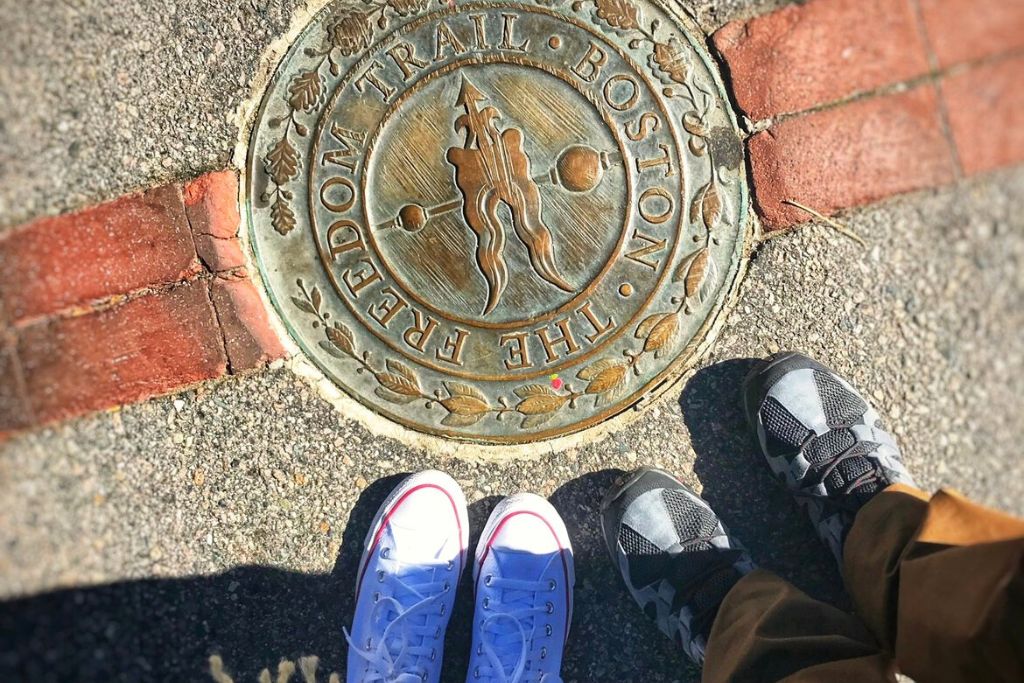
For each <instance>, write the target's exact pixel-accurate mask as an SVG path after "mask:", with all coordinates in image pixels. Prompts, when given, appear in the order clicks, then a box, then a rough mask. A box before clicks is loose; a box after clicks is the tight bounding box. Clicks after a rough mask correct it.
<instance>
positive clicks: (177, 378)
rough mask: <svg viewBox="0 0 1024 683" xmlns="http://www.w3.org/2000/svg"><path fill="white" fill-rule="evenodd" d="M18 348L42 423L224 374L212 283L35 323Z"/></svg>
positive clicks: (185, 286) (193, 284) (194, 284)
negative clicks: (82, 313)
mask: <svg viewBox="0 0 1024 683" xmlns="http://www.w3.org/2000/svg"><path fill="white" fill-rule="evenodd" d="M18 353H19V356H20V358H21V361H22V367H23V369H24V372H25V382H26V386H27V394H28V398H29V401H30V402H31V405H32V408H33V409H34V410H35V412H36V415H37V417H38V419H39V420H40V421H41V422H49V421H52V420H57V419H61V418H66V417H71V416H74V415H78V414H81V413H84V412H88V411H91V410H98V409H102V408H109V407H112V406H117V405H121V404H124V403H131V402H134V401H138V400H140V399H143V398H148V397H150V396H155V395H158V394H162V393H167V392H169V391H172V390H174V389H177V388H181V387H184V386H188V385H190V384H193V383H195V382H199V381H202V380H208V379H212V378H215V377H218V376H220V375H222V374H224V372H225V370H226V367H227V359H226V357H225V354H224V343H223V340H222V337H221V332H220V329H219V327H218V325H217V319H216V316H215V315H214V311H213V306H212V304H211V303H210V296H209V291H208V283H207V282H205V281H202V280H198V281H194V282H190V283H186V284H183V285H180V286H177V287H175V288H173V289H172V290H170V291H166V292H160V293H156V294H150V295H146V296H142V297H140V298H138V299H134V300H131V301H128V302H126V303H123V304H120V305H117V306H114V307H112V308H109V309H106V310H101V311H94V312H91V313H88V314H86V315H81V316H76V317H71V318H59V319H55V320H51V321H47V322H40V323H37V324H33V325H30V326H28V327H26V328H24V329H23V330H21V331H20V333H19V337H18Z"/></svg>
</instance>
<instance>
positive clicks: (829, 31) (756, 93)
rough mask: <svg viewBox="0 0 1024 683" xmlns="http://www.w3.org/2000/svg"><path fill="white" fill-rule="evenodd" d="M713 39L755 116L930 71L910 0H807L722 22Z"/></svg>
mask: <svg viewBox="0 0 1024 683" xmlns="http://www.w3.org/2000/svg"><path fill="white" fill-rule="evenodd" d="M714 44H715V47H716V48H717V49H718V51H719V52H720V53H721V55H722V56H723V57H724V58H725V61H726V63H727V65H728V70H729V73H730V76H731V79H732V86H733V92H734V94H735V97H736V101H737V103H738V104H739V106H740V108H741V109H743V111H744V112H745V113H746V114H747V115H748V116H750V117H751V118H753V119H755V120H761V119H765V118H769V117H772V116H777V115H779V114H787V113H793V112H799V111H804V110H807V109H811V108H813V107H816V106H818V105H822V104H827V103H829V102H834V101H837V100H840V99H844V98H846V97H849V96H851V95H854V94H856V93H859V92H864V91H870V90H874V89H876V88H879V87H882V86H886V85H890V84H893V83H898V82H901V81H905V80H908V79H910V78H913V77H915V76H920V75H922V74H925V73H927V72H928V60H927V53H926V52H925V47H924V42H923V40H922V37H921V32H920V30H919V27H918V22H917V18H916V16H915V13H914V9H913V7H912V6H911V4H910V2H909V0H811V2H808V3H807V4H806V5H791V6H789V7H785V8H783V9H781V10H779V11H777V12H772V13H771V14H767V15H764V16H760V17H755V18H753V19H750V20H747V21H735V22H732V23H729V24H726V25H725V26H724V27H722V28H721V29H720V30H719V31H718V32H717V33H716V34H715V35H714Z"/></svg>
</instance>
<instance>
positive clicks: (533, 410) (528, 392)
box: [515, 384, 569, 415]
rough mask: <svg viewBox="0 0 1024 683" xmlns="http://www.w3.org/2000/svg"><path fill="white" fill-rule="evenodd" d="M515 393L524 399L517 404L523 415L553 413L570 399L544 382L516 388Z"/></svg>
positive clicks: (517, 408)
mask: <svg viewBox="0 0 1024 683" xmlns="http://www.w3.org/2000/svg"><path fill="white" fill-rule="evenodd" d="M515 394H516V396H518V397H519V398H521V399H522V400H521V401H520V402H519V403H517V404H516V410H517V411H518V412H520V413H522V414H523V415H543V414H547V413H551V412H554V411H556V410H558V409H559V408H561V407H562V406H564V405H565V404H566V402H567V401H568V400H569V397H568V396H561V395H559V394H556V393H555V392H554V391H552V390H551V389H549V388H548V387H547V386H546V385H544V384H527V385H525V386H522V387H519V388H518V389H516V390H515Z"/></svg>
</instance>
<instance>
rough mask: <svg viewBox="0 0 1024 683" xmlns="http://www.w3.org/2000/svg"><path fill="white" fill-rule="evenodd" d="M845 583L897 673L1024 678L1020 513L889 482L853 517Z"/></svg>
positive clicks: (922, 677)
mask: <svg viewBox="0 0 1024 683" xmlns="http://www.w3.org/2000/svg"><path fill="white" fill-rule="evenodd" d="M844 557H845V566H844V575H845V577H846V584H847V588H848V590H849V591H850V594H851V595H852V596H853V599H854V602H855V603H856V605H857V609H858V611H859V612H860V614H861V616H862V617H863V619H864V621H865V623H866V624H867V625H868V627H869V628H870V629H871V631H872V632H873V633H874V634H875V636H876V638H877V639H878V641H879V642H880V643H882V645H883V647H885V648H886V649H888V650H890V651H892V652H895V656H896V662H897V665H898V667H899V669H900V671H902V672H903V673H905V674H907V675H908V676H910V677H912V678H915V679H917V680H919V681H922V682H924V681H927V682H929V683H930V682H931V681H937V682H940V683H942V682H944V681H958V682H959V681H970V682H973V681H986V682H988V681H992V682H998V681H1015V682H1020V681H1024V520H1019V519H1016V518H1013V517H1010V516H1009V515H1005V514H1002V513H1000V512H996V511H994V510H990V509H987V508H984V507H981V506H980V505H975V504H974V503H971V502H970V501H968V500H966V499H964V498H963V497H962V496H960V495H959V494H956V493H953V492H950V491H939V492H938V493H936V494H935V495H934V496H932V497H931V499H930V500H929V499H928V497H927V496H926V495H925V494H923V493H921V492H920V491H917V490H916V489H912V488H910V487H906V486H901V485H896V486H891V487H889V488H888V489H886V490H885V491H883V492H882V493H881V494H879V495H878V496H876V497H875V498H874V499H873V500H872V501H871V502H869V503H868V504H867V505H865V506H864V508H863V509H861V511H860V512H859V513H858V514H857V519H856V521H855V522H854V525H853V528H852V529H851V530H850V534H849V536H848V537H847V540H846V546H845V548H844Z"/></svg>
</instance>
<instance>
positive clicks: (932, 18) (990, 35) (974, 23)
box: [918, 0, 1024, 68]
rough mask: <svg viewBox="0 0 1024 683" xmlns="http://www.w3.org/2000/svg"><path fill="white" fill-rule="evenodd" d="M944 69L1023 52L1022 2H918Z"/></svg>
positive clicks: (1014, 0) (949, 0)
mask: <svg viewBox="0 0 1024 683" xmlns="http://www.w3.org/2000/svg"><path fill="white" fill-rule="evenodd" d="M918 2H919V3H920V5H921V15H922V17H923V18H924V24H925V28H926V30H927V32H928V38H929V41H930V42H931V46H932V48H933V49H934V50H935V56H936V58H937V61H938V64H939V66H940V67H942V68H946V67H950V66H954V65H956V64H961V63H964V62H973V61H977V60H980V59H985V58H986V57H994V56H998V55H1002V54H1005V53H1008V52H1012V51H1014V50H1021V49H1024V2H1021V1H1020V0H918Z"/></svg>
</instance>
